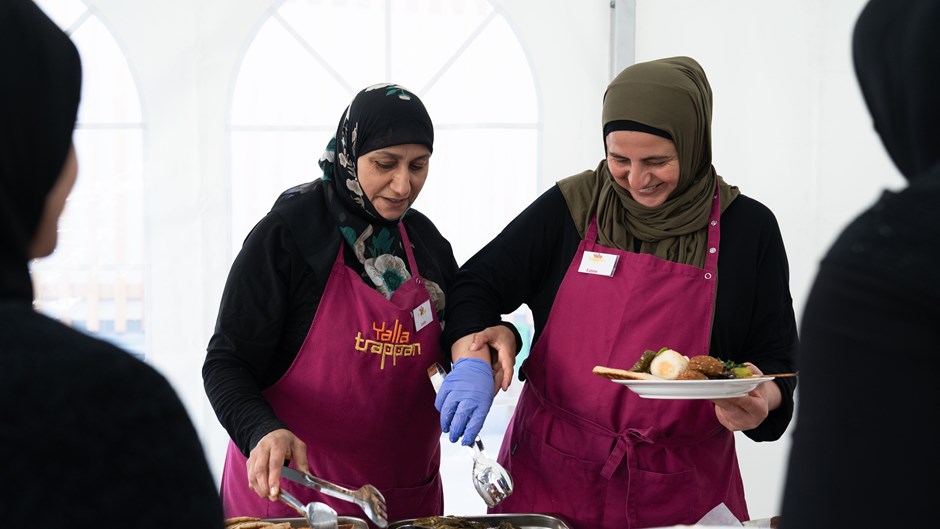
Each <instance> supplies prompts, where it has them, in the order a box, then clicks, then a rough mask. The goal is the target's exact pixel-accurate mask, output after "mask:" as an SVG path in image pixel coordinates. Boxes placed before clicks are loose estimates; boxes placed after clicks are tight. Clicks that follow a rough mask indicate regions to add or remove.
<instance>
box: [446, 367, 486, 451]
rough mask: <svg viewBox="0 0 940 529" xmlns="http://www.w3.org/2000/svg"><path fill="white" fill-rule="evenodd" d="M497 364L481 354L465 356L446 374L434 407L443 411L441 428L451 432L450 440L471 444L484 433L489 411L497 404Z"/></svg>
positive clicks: (465, 444)
mask: <svg viewBox="0 0 940 529" xmlns="http://www.w3.org/2000/svg"><path fill="white" fill-rule="evenodd" d="M495 396H496V391H495V389H494V388H493V368H492V367H490V364H489V363H488V362H485V361H483V360H480V359H479V358H461V359H460V360H458V361H457V363H455V364H454V369H453V370H452V371H451V372H450V373H449V374H448V375H447V376H446V377H445V378H444V383H443V384H442V385H441V389H440V390H439V391H438V392H437V398H436V399H435V400H434V407H435V408H437V410H438V411H440V412H441V430H443V431H445V432H449V433H450V442H452V443H456V442H457V439H460V437H461V436H462V437H463V440H462V441H461V444H462V445H464V446H470V445H471V444H473V441H474V440H475V439H476V437H477V435H479V434H480V430H481V429H482V428H483V421H484V420H485V419H486V414H487V413H489V411H490V406H492V405H493V397H495Z"/></svg>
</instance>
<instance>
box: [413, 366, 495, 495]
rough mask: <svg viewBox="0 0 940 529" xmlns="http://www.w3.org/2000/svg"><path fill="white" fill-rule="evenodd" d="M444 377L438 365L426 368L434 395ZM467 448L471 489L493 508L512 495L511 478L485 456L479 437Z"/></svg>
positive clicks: (444, 374) (443, 372)
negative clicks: (469, 460) (470, 462)
mask: <svg viewBox="0 0 940 529" xmlns="http://www.w3.org/2000/svg"><path fill="white" fill-rule="evenodd" d="M446 375H447V372H446V371H444V367H443V366H441V364H439V363H436V362H435V363H434V365H432V366H431V367H429V368H428V376H429V377H431V385H433V386H434V392H435V393H436V392H438V391H439V390H440V389H441V384H443V383H444V377H445V376H446ZM469 448H470V450H471V452H472V454H473V469H472V471H471V477H472V479H473V488H475V489H476V490H477V494H479V495H480V497H481V498H483V501H484V502H485V503H486V505H487V506H488V507H495V506H496V505H498V504H499V502H501V501H503V500H505V499H506V498H507V497H509V495H510V494H512V476H510V475H509V472H507V471H506V469H505V468H503V466H502V465H500V464H499V463H498V462H496V460H495V459H491V458H490V457H488V456H487V455H486V452H484V451H483V441H481V440H480V436H479V435H478V436H477V437H476V439H474V440H473V444H472V445H471V446H470V447H469Z"/></svg>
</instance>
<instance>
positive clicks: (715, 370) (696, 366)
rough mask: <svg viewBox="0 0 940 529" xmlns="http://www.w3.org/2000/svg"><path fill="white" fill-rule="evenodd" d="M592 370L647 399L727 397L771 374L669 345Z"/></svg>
mask: <svg viewBox="0 0 940 529" xmlns="http://www.w3.org/2000/svg"><path fill="white" fill-rule="evenodd" d="M594 374H595V375H598V376H601V377H604V378H607V379H610V380H611V381H612V382H614V383H616V384H620V385H623V386H626V387H627V388H629V389H630V390H631V391H633V392H634V393H636V394H637V395H639V396H641V397H643V398H647V399H727V398H731V397H740V396H743V395H747V394H748V392H749V391H751V390H753V389H754V388H756V387H757V386H759V385H761V384H763V383H764V382H767V381H768V380H773V379H774V378H775V377H774V376H773V375H760V374H754V373H753V372H752V371H751V369H750V368H749V367H748V366H746V365H744V364H736V363H733V362H728V361H722V360H720V359H718V358H715V357H713V356H708V355H697V356H693V357H692V358H688V357H686V356H684V355H682V354H680V353H678V352H676V351H673V350H672V349H669V348H667V347H663V348H662V349H660V350H659V351H655V352H654V351H651V350H647V351H645V352H644V353H643V355H642V356H641V357H640V359H639V360H637V361H636V363H635V364H634V365H633V367H631V368H630V369H619V368H614V367H606V366H594Z"/></svg>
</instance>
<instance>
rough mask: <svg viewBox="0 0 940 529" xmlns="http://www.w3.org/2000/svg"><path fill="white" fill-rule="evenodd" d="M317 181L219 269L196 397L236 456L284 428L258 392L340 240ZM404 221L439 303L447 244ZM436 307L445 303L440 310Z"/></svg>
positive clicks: (302, 334)
mask: <svg viewBox="0 0 940 529" xmlns="http://www.w3.org/2000/svg"><path fill="white" fill-rule="evenodd" d="M321 182H322V181H321V180H316V181H314V182H312V183H310V184H307V185H305V186H301V187H298V188H295V189H292V190H288V191H287V192H285V193H284V194H283V195H282V196H281V197H280V198H279V199H278V201H277V202H276V203H275V205H274V207H273V208H272V209H271V211H270V212H269V213H268V214H267V215H266V216H265V217H264V218H262V219H261V220H260V221H259V222H258V223H257V224H256V225H255V227H254V228H253V229H252V230H251V232H250V233H249V234H248V236H247V238H246V239H245V242H244V244H243V246H242V248H241V251H240V252H239V254H238V256H237V257H236V258H235V261H234V263H233V264H232V267H231V270H230V271H229V275H228V279H227V281H226V284H225V289H224V291H223V294H222V301H221V304H220V307H219V315H218V319H217V321H216V328H215V333H214V334H213V336H212V337H211V339H210V340H209V345H208V347H207V354H206V359H205V362H204V364H203V368H202V374H203V383H204V386H205V390H206V395H207V396H208V398H209V402H210V403H211V404H212V407H213V409H214V410H215V413H216V416H217V417H218V418H219V421H220V422H221V424H222V426H223V427H224V428H225V429H226V431H227V432H228V434H229V436H230V437H231V438H232V440H233V441H234V442H235V445H236V446H238V448H239V450H240V451H241V452H242V454H243V455H245V456H246V457H247V456H248V455H249V452H250V451H251V449H252V448H253V447H254V446H255V445H256V444H257V443H258V441H259V440H260V439H261V438H262V437H264V435H265V434H267V433H269V432H271V431H273V430H276V429H280V428H287V426H286V425H285V424H284V423H283V422H282V421H281V420H280V419H279V418H278V417H277V416H276V415H275V414H274V411H273V410H272V409H271V406H270V405H269V404H268V403H267V401H266V400H265V399H264V397H263V396H262V394H261V392H262V391H263V390H264V389H266V388H268V387H270V386H271V385H273V384H274V383H275V382H277V381H278V380H279V379H280V378H281V376H283V375H284V373H285V372H287V369H288V368H289V367H290V365H291V364H292V363H293V361H294V358H296V356H297V353H298V352H299V351H300V347H301V345H302V344H303V341H304V339H305V338H306V336H307V331H308V330H309V329H310V325H311V323H312V322H313V317H314V315H315V314H316V312H317V308H318V307H319V304H320V298H321V297H322V295H323V291H324V289H325V287H326V283H327V280H328V279H329V274H330V270H331V269H332V266H333V263H334V261H335V260H336V256H337V254H338V252H339V249H340V244H341V242H342V238H341V235H340V232H339V229H338V228H337V225H336V222H335V221H334V220H333V218H332V217H330V216H329V215H328V214H327V210H326V207H325V205H324V202H323V191H322V188H321V187H320V184H321ZM404 223H405V229H406V230H407V232H408V237H409V239H411V244H412V246H413V250H414V254H415V260H416V261H417V264H418V268H419V273H420V275H421V276H422V277H424V278H426V279H430V280H432V281H434V282H435V283H437V284H438V285H439V286H440V287H441V289H442V290H443V291H444V293H445V296H446V294H447V293H448V292H449V287H450V285H451V283H452V282H453V278H454V276H455V274H456V272H457V262H456V260H455V258H454V254H453V250H452V248H451V245H450V243H449V242H448V241H447V240H446V239H445V238H444V236H443V235H441V233H440V232H439V231H438V230H437V228H436V227H435V226H434V224H433V223H432V222H431V221H430V220H429V219H428V218H427V217H426V216H424V215H423V214H421V213H420V212H418V211H416V210H414V209H412V210H409V212H408V213H407V214H406V216H405V218H404ZM343 248H344V252H345V254H344V256H345V261H346V265H347V266H350V264H351V263H353V264H355V263H358V260H357V259H356V257H355V255H354V254H353V252H352V250H351V248H349V245H346V244H343ZM412 272H413V271H412ZM446 303H447V301H446V297H445V308H444V311H447V310H448V309H447V308H446ZM442 321H443V319H442Z"/></svg>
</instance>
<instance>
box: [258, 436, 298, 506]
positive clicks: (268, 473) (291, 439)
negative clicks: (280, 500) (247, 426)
mask: <svg viewBox="0 0 940 529" xmlns="http://www.w3.org/2000/svg"><path fill="white" fill-rule="evenodd" d="M287 460H292V461H293V462H294V468H296V469H297V470H300V471H301V472H305V473H309V472H310V467H309V466H308V464H307V445H306V444H304V442H303V441H301V440H300V439H299V438H298V437H297V436H296V435H294V434H293V433H291V432H290V430H285V429H280V430H274V431H272V432H270V433H268V434H267V435H265V436H264V437H262V438H261V440H260V441H258V444H257V445H255V447H254V448H253V449H252V450H251V454H249V457H248V463H247V467H248V486H249V487H251V490H253V491H255V493H257V494H258V496H261V497H262V498H268V499H269V500H271V501H277V496H278V494H279V493H280V491H281V485H280V483H281V467H282V466H284V464H285V461H287Z"/></svg>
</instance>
